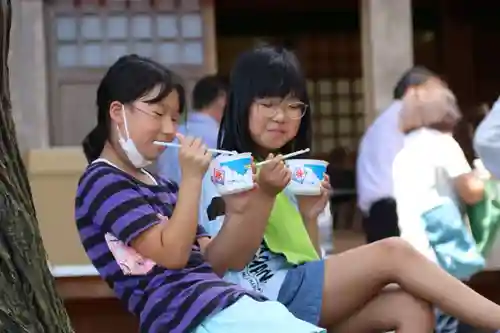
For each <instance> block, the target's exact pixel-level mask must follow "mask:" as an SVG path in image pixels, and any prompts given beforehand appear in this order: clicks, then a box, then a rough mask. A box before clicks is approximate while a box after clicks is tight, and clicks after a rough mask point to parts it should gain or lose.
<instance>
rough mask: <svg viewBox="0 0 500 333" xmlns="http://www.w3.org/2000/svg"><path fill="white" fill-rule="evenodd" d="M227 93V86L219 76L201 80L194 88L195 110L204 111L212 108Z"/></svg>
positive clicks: (209, 76) (210, 76)
mask: <svg viewBox="0 0 500 333" xmlns="http://www.w3.org/2000/svg"><path fill="white" fill-rule="evenodd" d="M226 91H227V87H226V84H225V83H224V81H223V80H222V79H220V78H219V77H218V76H216V75H207V76H205V77H203V78H201V79H200V80H199V81H198V82H196V84H195V86H194V88H193V109H195V110H202V109H204V108H206V107H208V106H210V104H212V103H213V102H214V101H215V99H217V97H219V96H220V95H222V94H223V93H226Z"/></svg>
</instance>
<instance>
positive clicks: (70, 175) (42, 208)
mask: <svg viewBox="0 0 500 333" xmlns="http://www.w3.org/2000/svg"><path fill="white" fill-rule="evenodd" d="M25 164H26V168H27V171H28V178H29V181H30V185H31V191H32V193H33V200H34V203H35V208H36V211H37V217H38V222H39V227H40V232H41V234H42V238H43V242H44V246H45V249H46V250H47V253H48V257H49V261H50V263H51V264H52V265H54V266H56V267H57V266H60V265H63V266H68V265H69V266H72V265H77V266H78V265H89V264H90V261H89V260H88V258H87V255H86V254H85V252H84V250H83V247H82V245H81V241H80V237H79V235H78V232H77V229H76V223H75V213H74V207H75V194H76V188H77V185H78V181H79V179H80V177H81V175H82V173H83V171H84V170H85V167H86V166H87V161H86V159H85V156H84V154H83V151H82V149H81V148H80V147H61V148H50V149H36V150H30V151H28V152H27V153H26V155H25Z"/></svg>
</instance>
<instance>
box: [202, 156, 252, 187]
mask: <svg viewBox="0 0 500 333" xmlns="http://www.w3.org/2000/svg"><path fill="white" fill-rule="evenodd" d="M210 173H211V179H212V183H214V185H215V187H216V188H217V190H218V191H219V194H220V195H227V194H235V193H241V192H245V191H248V190H250V189H252V188H253V187H254V183H253V177H252V154H251V153H243V154H238V155H219V156H217V157H216V158H215V159H214V160H213V161H212V163H211V167H210Z"/></svg>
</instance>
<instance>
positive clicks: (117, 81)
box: [82, 54, 185, 163]
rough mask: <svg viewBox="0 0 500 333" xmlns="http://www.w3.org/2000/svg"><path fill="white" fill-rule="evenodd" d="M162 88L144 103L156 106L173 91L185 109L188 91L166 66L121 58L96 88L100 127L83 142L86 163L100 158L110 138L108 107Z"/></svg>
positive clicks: (128, 57) (141, 58)
mask: <svg viewBox="0 0 500 333" xmlns="http://www.w3.org/2000/svg"><path fill="white" fill-rule="evenodd" d="M157 86H160V88H161V89H160V91H159V92H158V95H156V97H154V98H152V99H150V100H147V101H144V102H146V103H148V104H155V103H158V102H160V101H161V100H162V99H164V98H165V97H166V96H167V95H168V94H170V93H171V92H172V91H173V90H176V91H177V92H178V94H179V106H180V112H182V111H183V110H184V105H185V92H184V88H183V87H182V85H181V84H180V80H179V78H178V77H177V76H176V75H175V74H174V73H173V72H171V71H170V70H169V69H167V68H166V67H164V66H163V65H161V64H159V63H157V62H155V61H153V60H151V59H149V58H144V57H141V56H138V55H135V54H130V55H125V56H122V57H121V58H119V59H118V60H117V61H116V62H115V63H114V64H113V65H112V66H111V67H110V68H109V69H108V71H107V72H106V74H105V75H104V77H103V78H102V80H101V82H100V84H99V87H98V88H97V100H96V104H97V125H96V127H95V128H94V129H93V130H92V131H91V132H90V133H89V134H88V135H87V136H86V137H85V139H84V140H83V142H82V146H83V151H84V153H85V157H86V158H87V161H88V162H89V163H91V162H92V161H94V160H95V159H97V158H98V157H99V156H100V155H101V153H102V150H103V148H104V145H105V143H106V141H107V140H108V138H109V133H110V125H111V119H110V115H109V107H110V105H111V103H113V102H115V101H118V102H120V103H122V104H128V103H132V102H134V101H136V100H137V99H139V98H141V97H144V96H146V95H147V94H148V93H149V92H151V91H152V90H153V89H154V88H155V87H157Z"/></svg>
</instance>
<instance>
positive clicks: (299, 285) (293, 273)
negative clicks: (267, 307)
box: [278, 260, 325, 325]
mask: <svg viewBox="0 0 500 333" xmlns="http://www.w3.org/2000/svg"><path fill="white" fill-rule="evenodd" d="M324 279H325V262H324V261H323V260H318V261H312V262H308V263H305V264H302V265H299V266H297V267H295V268H292V269H290V271H288V273H287V275H286V277H285V281H283V285H282V286H281V289H280V291H279V294H278V301H279V302H280V303H283V304H284V305H285V306H286V307H287V308H288V310H289V311H290V312H291V313H292V314H293V315H294V316H295V317H297V318H299V319H302V320H304V321H307V322H309V323H311V324H314V325H318V323H319V320H320V316H321V306H322V303H323V281H324Z"/></svg>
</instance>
